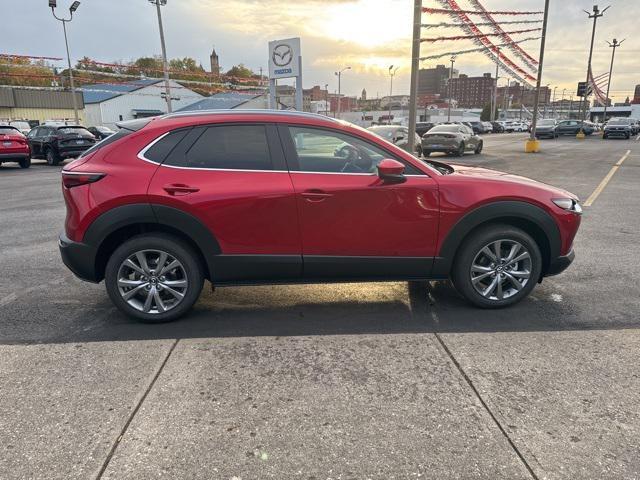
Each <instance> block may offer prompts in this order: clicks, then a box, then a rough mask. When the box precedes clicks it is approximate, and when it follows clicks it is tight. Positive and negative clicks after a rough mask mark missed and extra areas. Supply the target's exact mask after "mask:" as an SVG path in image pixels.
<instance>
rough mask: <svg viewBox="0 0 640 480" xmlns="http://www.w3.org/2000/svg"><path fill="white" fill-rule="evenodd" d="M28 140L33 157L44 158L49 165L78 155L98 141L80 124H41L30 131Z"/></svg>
mask: <svg viewBox="0 0 640 480" xmlns="http://www.w3.org/2000/svg"><path fill="white" fill-rule="evenodd" d="M27 140H28V141H29V146H30V147H31V157H32V158H44V159H46V160H47V163H48V164H49V165H58V163H60V161H61V160H64V159H66V158H72V157H77V156H79V155H80V154H81V153H82V152H84V151H85V150H87V149H89V148H91V147H92V146H93V145H94V144H95V143H96V139H95V137H94V136H93V135H91V133H90V132H89V131H88V130H87V129H86V128H84V127H81V126H79V125H63V126H52V125H41V126H39V127H36V128H34V129H33V130H31V131H30V132H29V135H28V136H27Z"/></svg>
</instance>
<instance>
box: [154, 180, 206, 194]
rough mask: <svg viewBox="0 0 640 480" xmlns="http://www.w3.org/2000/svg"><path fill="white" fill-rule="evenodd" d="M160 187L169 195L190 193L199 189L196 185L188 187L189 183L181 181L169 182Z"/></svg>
mask: <svg viewBox="0 0 640 480" xmlns="http://www.w3.org/2000/svg"><path fill="white" fill-rule="evenodd" d="M162 188H163V190H164V191H165V192H167V193H168V194H169V195H189V194H190V193H195V192H199V191H200V189H199V188H197V187H190V186H189V185H185V184H183V183H171V184H169V185H165V186H164V187H162Z"/></svg>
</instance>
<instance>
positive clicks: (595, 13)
mask: <svg viewBox="0 0 640 480" xmlns="http://www.w3.org/2000/svg"><path fill="white" fill-rule="evenodd" d="M608 9H609V7H607V8H605V9H604V10H602V12H601V11H600V10H599V9H598V5H594V6H593V13H589V12H587V11H586V10H583V11H584V12H585V13H586V14H587V15H589V18H590V19H591V18H593V30H592V31H591V46H590V47H589V61H588V62H587V79H586V80H585V87H584V88H585V90H584V112H582V111H580V117H579V120H580V121H581V122H583V121H584V120H585V118H586V116H587V106H588V103H587V102H588V101H589V95H588V91H589V77H590V75H591V59H592V58H593V41H594V40H595V38H596V23H597V22H598V18H600V17H602V16H603V15H604V12H606V11H607V10H608ZM580 125H582V123H581V124H580ZM584 137H585V135H584V131H583V129H582V126H581V127H580V131H579V132H578V134H577V135H576V138H584Z"/></svg>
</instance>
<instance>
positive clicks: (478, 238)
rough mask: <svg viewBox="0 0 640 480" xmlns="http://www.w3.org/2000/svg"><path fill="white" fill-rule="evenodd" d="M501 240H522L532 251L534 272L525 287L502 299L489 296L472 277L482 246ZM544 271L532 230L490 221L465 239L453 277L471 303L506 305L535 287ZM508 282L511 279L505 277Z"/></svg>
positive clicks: (452, 272) (458, 288) (499, 306)
mask: <svg viewBox="0 0 640 480" xmlns="http://www.w3.org/2000/svg"><path fill="white" fill-rule="evenodd" d="M497 240H511V241H515V242H518V243H520V244H521V245H522V246H523V247H524V248H525V249H526V250H527V251H528V253H529V255H530V262H531V265H530V276H529V278H528V280H527V282H526V284H525V285H523V286H522V288H521V290H519V291H517V292H516V293H514V294H513V295H511V296H509V297H507V298H503V299H502V300H499V299H490V298H486V297H484V296H483V295H481V293H479V292H478V291H476V289H475V288H474V286H473V283H472V281H471V266H472V265H473V262H474V259H475V258H476V256H477V255H479V254H480V252H481V250H482V249H483V248H484V247H485V246H488V245H491V244H492V243H493V242H495V241H497ZM541 271H542V255H541V254H540V248H539V247H538V245H537V244H536V242H535V240H533V238H531V236H530V235H529V234H527V233H526V232H524V231H523V230H520V229H519V228H516V227H512V226H510V225H501V224H497V225H489V226H487V227H484V228H480V229H479V230H477V231H475V232H473V233H472V234H471V235H470V236H469V237H468V238H466V239H465V240H464V242H463V243H462V245H461V246H460V248H459V249H458V251H457V253H456V258H455V262H454V265H453V269H452V271H451V279H452V281H453V284H454V285H455V287H456V290H458V292H459V293H460V294H461V295H462V296H463V297H465V298H466V299H467V300H468V301H469V302H470V303H472V304H473V305H475V306H477V307H480V308H502V307H507V306H510V305H513V304H515V303H517V302H519V301H520V300H522V299H524V298H525V297H526V296H527V295H529V293H531V290H533V288H534V287H535V285H536V283H537V282H538V279H539V278H540V273H541ZM504 282H505V285H508V284H507V280H504Z"/></svg>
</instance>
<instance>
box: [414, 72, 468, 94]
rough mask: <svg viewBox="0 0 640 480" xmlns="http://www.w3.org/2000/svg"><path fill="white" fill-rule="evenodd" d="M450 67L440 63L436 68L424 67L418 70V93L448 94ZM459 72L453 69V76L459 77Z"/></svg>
mask: <svg viewBox="0 0 640 480" xmlns="http://www.w3.org/2000/svg"><path fill="white" fill-rule="evenodd" d="M449 70H450V68H449V67H447V66H445V65H438V66H436V67H435V68H422V69H420V70H419V71H418V95H443V94H446V90H447V82H448V81H449V74H450V72H449ZM458 75H459V72H458V70H456V69H455V68H454V69H453V75H452V78H458Z"/></svg>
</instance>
